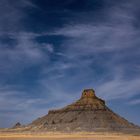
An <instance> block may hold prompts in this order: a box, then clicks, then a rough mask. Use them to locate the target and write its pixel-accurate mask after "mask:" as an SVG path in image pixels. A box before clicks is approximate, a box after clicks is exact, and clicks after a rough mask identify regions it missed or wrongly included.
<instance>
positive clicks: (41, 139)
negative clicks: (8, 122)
mask: <svg viewBox="0 0 140 140" xmlns="http://www.w3.org/2000/svg"><path fill="white" fill-rule="evenodd" d="M0 140H140V136H135V135H128V134H109V133H69V134H65V133H40V134H31V133H28V134H23V133H21V134H16V133H4V134H3V133H1V134H0Z"/></svg>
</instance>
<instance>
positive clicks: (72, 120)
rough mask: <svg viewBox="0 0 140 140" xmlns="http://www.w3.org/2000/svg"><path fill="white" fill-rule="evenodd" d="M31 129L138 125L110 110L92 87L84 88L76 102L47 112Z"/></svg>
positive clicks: (85, 129)
mask: <svg viewBox="0 0 140 140" xmlns="http://www.w3.org/2000/svg"><path fill="white" fill-rule="evenodd" d="M29 126H30V127H31V129H32V130H36V129H40V130H47V131H108V130H111V131H117V130H119V131H120V130H134V129H135V130H136V129H139V127H137V126H135V125H134V124H132V123H130V122H128V121H127V120H126V119H124V118H122V117H120V116H119V115H117V114H116V113H114V112H113V111H111V110H110V109H109V108H108V107H107V106H106V104H105V101H104V100H102V99H100V98H98V97H97V96H96V95H95V91H94V90H93V89H85V90H84V91H83V93H82V96H81V98H80V99H79V100H77V101H76V102H74V103H72V104H70V105H68V106H66V107H64V108H62V109H58V110H50V111H49V113H48V114H47V115H46V116H44V117H41V118H39V119H37V120H35V121H33V122H32V123H31V124H30V125H29Z"/></svg>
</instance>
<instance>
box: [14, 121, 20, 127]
mask: <svg viewBox="0 0 140 140" xmlns="http://www.w3.org/2000/svg"><path fill="white" fill-rule="evenodd" d="M20 127H21V124H20V122H17V123H16V124H15V125H14V126H13V128H20Z"/></svg>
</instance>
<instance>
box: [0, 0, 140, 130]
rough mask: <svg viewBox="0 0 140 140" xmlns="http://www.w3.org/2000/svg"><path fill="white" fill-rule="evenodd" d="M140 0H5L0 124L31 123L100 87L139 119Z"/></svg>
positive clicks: (111, 102) (119, 108)
mask: <svg viewBox="0 0 140 140" xmlns="http://www.w3.org/2000/svg"><path fill="white" fill-rule="evenodd" d="M139 7H140V1H139V0H133V1H132V0H117V1H116V0H18V1H12V3H11V0H1V1H0V127H11V126H12V125H14V124H15V123H16V122H18V121H19V122H21V123H22V124H28V123H30V122H32V121H33V120H34V119H36V118H38V117H40V116H43V115H45V114H47V112H48V110H49V109H52V108H60V107H63V106H64V105H67V104H69V103H71V102H73V101H75V100H77V99H78V98H79V97H80V96H81V92H82V90H83V89H84V88H94V89H95V91H96V94H97V96H99V97H101V98H103V99H105V100H106V104H107V105H108V106H109V107H110V108H111V109H112V110H114V111H115V112H117V113H118V114H120V115H121V116H123V117H125V118H126V119H128V120H129V121H131V122H134V123H135V124H138V125H140V119H139V116H140V38H139V37H140V18H139V17H140V8H139Z"/></svg>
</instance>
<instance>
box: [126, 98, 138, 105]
mask: <svg viewBox="0 0 140 140" xmlns="http://www.w3.org/2000/svg"><path fill="white" fill-rule="evenodd" d="M128 104H130V105H139V104H140V99H135V100H131V101H130V102H129V103H128Z"/></svg>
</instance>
